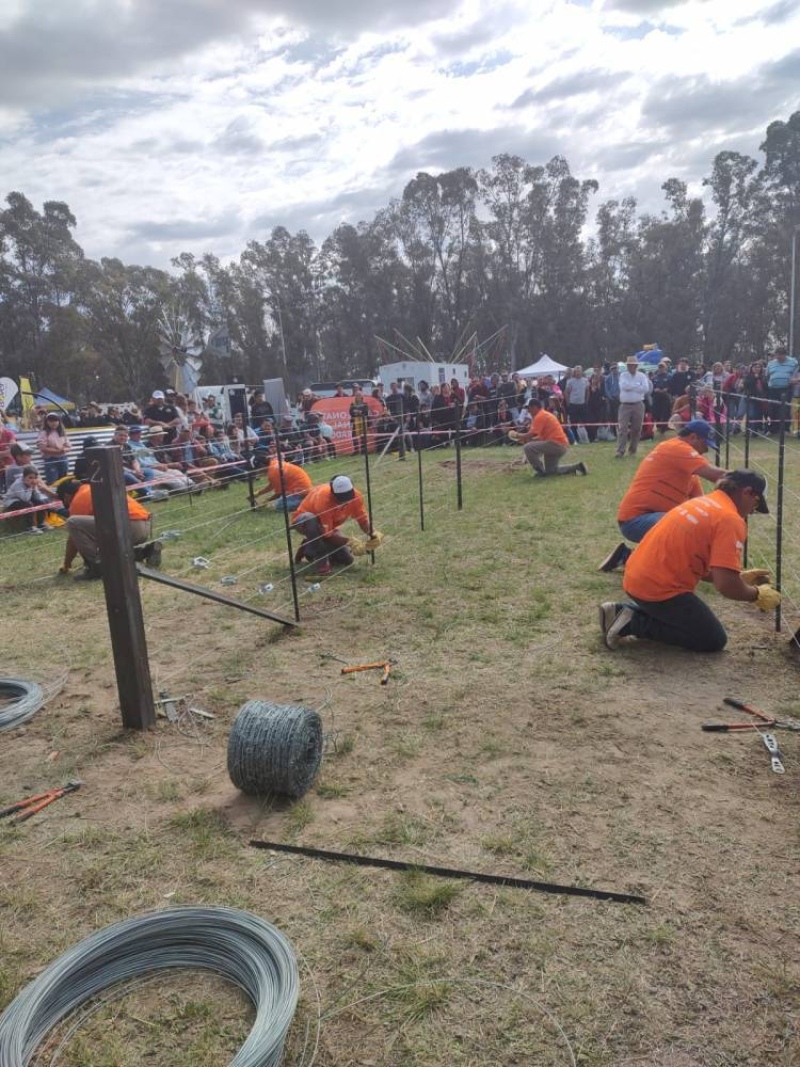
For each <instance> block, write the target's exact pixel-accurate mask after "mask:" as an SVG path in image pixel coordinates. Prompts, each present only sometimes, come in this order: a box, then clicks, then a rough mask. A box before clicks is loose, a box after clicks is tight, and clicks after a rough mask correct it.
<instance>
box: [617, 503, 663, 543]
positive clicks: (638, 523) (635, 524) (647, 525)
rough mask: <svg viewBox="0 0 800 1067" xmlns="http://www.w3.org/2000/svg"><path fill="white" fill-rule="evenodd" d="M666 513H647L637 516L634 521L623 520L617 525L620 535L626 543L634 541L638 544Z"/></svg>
mask: <svg viewBox="0 0 800 1067" xmlns="http://www.w3.org/2000/svg"><path fill="white" fill-rule="evenodd" d="M665 515H666V511H649V512H648V513H647V514H646V515H637V516H636V518H634V519H625V521H624V522H621V523H620V524H619V529H620V533H621V534H622V536H623V537H624V538H625V540H626V541H634V542H635V543H636V544H638V543H639V542H640V541H641V539H642V538H643V537H644V535H645V534H646V533H647V531H648V530H652V528H653V527H654V526H655V524H656V523H657V522H658V521H659V520H660V519H663V518H664V516H665Z"/></svg>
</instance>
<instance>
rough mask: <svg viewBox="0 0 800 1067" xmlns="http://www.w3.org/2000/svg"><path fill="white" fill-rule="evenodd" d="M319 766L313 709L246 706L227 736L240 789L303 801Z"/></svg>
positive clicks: (255, 702) (232, 772)
mask: <svg viewBox="0 0 800 1067" xmlns="http://www.w3.org/2000/svg"><path fill="white" fill-rule="evenodd" d="M321 761H322V720H321V719H320V717H319V715H318V713H317V712H316V711H314V710H313V709H312V708H304V707H301V706H300V705H297V704H272V703H270V701H268V700H248V702H247V703H246V704H243V705H242V707H241V708H240V710H239V714H238V715H237V716H236V719H235V720H234V723H233V726H232V727H231V732H230V736H229V737H228V774H229V775H230V779H231V781H232V782H233V784H234V785H235V786H236V788H237V789H241V790H242V792H243V793H251V794H254V795H256V796H264V795H268V794H271V793H274V794H278V795H280V796H287V797H301V796H303V794H304V793H306V792H307V791H308V789H309V788H310V787H311V783H312V782H313V781H314V778H315V777H316V774H317V771H318V770H319V765H320V763H321ZM0 1067H2V1065H0Z"/></svg>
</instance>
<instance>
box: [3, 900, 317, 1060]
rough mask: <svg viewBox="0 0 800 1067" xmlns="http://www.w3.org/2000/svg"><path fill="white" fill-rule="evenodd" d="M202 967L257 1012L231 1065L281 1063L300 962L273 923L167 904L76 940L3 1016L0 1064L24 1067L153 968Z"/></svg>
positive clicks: (236, 913)
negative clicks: (87, 1010)
mask: <svg viewBox="0 0 800 1067" xmlns="http://www.w3.org/2000/svg"><path fill="white" fill-rule="evenodd" d="M168 968H199V969H202V970H207V971H213V973H214V974H218V975H220V977H222V978H226V979H227V980H228V981H229V982H233V983H234V985H237V986H238V987H239V988H240V989H241V990H243V992H244V993H245V994H246V995H247V997H249V999H250V1000H251V1001H252V1003H253V1005H254V1007H255V1009H256V1018H255V1022H254V1023H253V1028H252V1030H251V1031H250V1034H249V1036H248V1038H247V1040H246V1041H245V1043H244V1044H243V1045H242V1047H241V1048H240V1049H239V1051H238V1052H237V1054H236V1056H234V1058H233V1059H232V1060H231V1061H230V1067H278V1064H279V1063H280V1061H281V1056H282V1054H283V1045H284V1042H285V1040H286V1034H287V1032H288V1030H289V1026H290V1025H291V1022H292V1018H293V1017H294V1013H295V1009H296V1007H297V1000H298V996H299V976H298V970H297V960H296V959H295V955H294V952H293V950H292V946H291V945H290V943H289V941H288V940H287V939H286V938H285V937H284V936H283V934H281V932H280V931H279V930H277V929H276V928H275V927H274V926H271V925H270V924H269V923H267V922H265V921H264V920H263V919H260V918H258V916H256V915H252V914H250V913H249V912H246V911H237V910H235V909H234V908H194V907H187V908H172V909H170V910H168V911H162V912H155V913H153V914H150V915H143V916H140V917H138V918H134V919H126V920H125V921H124V922H121V923H116V924H115V925H114V926H109V927H107V928H106V929H105V930H99V931H98V932H97V933H96V934H93V935H92V936H91V937H88V938H87V939H86V940H85V941H81V942H80V943H79V944H77V945H74V946H73V947H72V948H71V949H68V950H67V951H66V952H65V953H64V954H63V955H62V956H60V957H59V958H58V959H57V960H55V961H54V962H53V963H51V964H50V966H49V967H48V968H47V969H46V970H44V971H43V972H42V973H41V974H40V975H39V977H38V978H36V979H35V980H34V981H33V982H31V983H30V985H28V986H26V987H25V988H24V989H23V990H22V992H21V993H19V994H18V995H17V996H16V997H15V999H14V1000H13V1001H12V1002H11V1004H10V1005H9V1006H8V1007H7V1008H6V1010H5V1011H4V1012H3V1014H2V1016H0V1067H27V1065H28V1064H30V1063H31V1062H32V1060H33V1057H34V1055H35V1053H36V1049H37V1048H38V1047H39V1046H40V1045H41V1044H42V1041H43V1040H44V1038H45V1037H46V1036H47V1034H48V1033H49V1031H50V1030H52V1029H53V1028H54V1027H55V1026H56V1025H57V1024H58V1023H59V1022H60V1021H61V1020H62V1019H63V1018H64V1017H65V1016H66V1015H68V1014H69V1013H70V1012H72V1011H74V1010H75V1009H76V1008H78V1007H80V1005H82V1004H84V1003H85V1002H86V1001H88V1000H90V999H92V998H93V997H96V996H97V995H98V994H100V993H102V992H103V991H104V990H106V989H108V988H109V987H111V986H114V985H117V984H118V983H120V982H125V981H129V980H130V979H133V978H137V977H140V976H141V975H143V974H147V973H149V972H152V971H158V970H165V969H168Z"/></svg>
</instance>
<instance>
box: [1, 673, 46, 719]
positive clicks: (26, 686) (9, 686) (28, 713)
mask: <svg viewBox="0 0 800 1067" xmlns="http://www.w3.org/2000/svg"><path fill="white" fill-rule="evenodd" d="M0 701H4V702H5V701H11V703H10V704H8V705H6V706H5V707H3V708H2V709H0V732H2V731H3V730H13V729H14V727H16V726H21V725H22V724H23V723H24V722H27V721H28V719H32V718H33V716H34V715H35V714H36V712H37V711H38V710H39V708H40V707H41V706H42V704H44V701H45V694H44V689H43V688H42V687H41V686H40V685H39V684H38V683H37V682H31V681H28V680H26V679H25V678H0Z"/></svg>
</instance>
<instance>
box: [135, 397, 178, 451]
mask: <svg viewBox="0 0 800 1067" xmlns="http://www.w3.org/2000/svg"><path fill="white" fill-rule="evenodd" d="M142 422H143V423H144V425H145V426H150V427H153V426H160V427H161V428H162V429H163V430H164V432H165V433H166V434H167V436H168V439H169V440H170V441H171V440H172V438H173V437H174V436H175V434H176V432H177V430H178V428H179V427H180V426H181V415H180V412H179V411H178V409H177V408H176V407H175V405H174V404H170V403H168V402H167V400H166V398H165V396H164V393H163V392H162V391H161V390H160V389H156V390H155V391H154V392H153V393H151V394H150V403H149V404H148V405H147V407H146V408H145V409H144V412H143V414H142Z"/></svg>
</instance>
